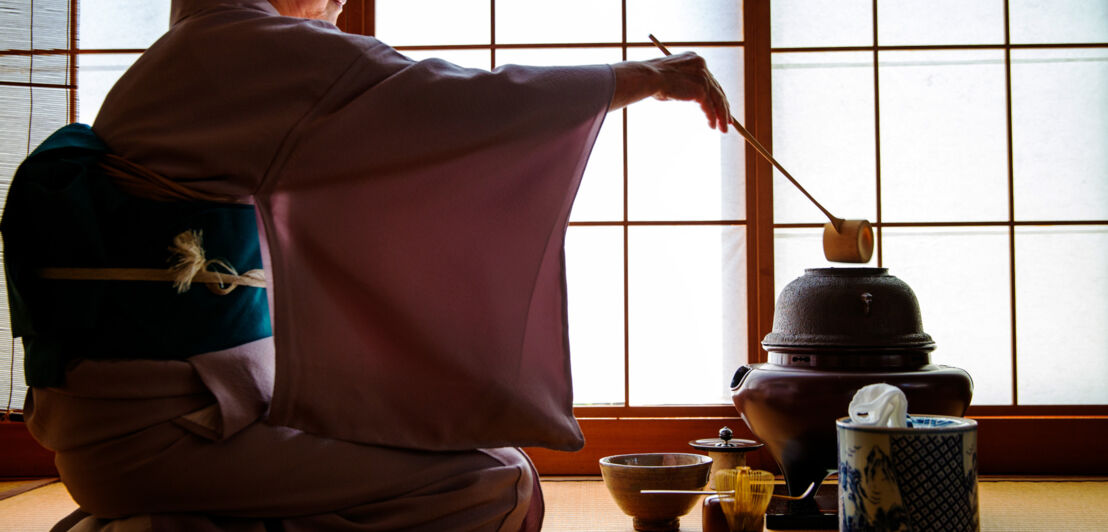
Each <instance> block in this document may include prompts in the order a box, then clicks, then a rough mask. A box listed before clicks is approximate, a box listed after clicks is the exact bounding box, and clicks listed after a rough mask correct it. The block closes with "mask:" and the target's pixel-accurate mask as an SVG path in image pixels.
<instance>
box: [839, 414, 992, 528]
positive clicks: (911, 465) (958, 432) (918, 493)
mask: <svg viewBox="0 0 1108 532" xmlns="http://www.w3.org/2000/svg"><path fill="white" fill-rule="evenodd" d="M910 420H911V426H909V427H906V428H893V427H877V426H872V425H862V424H859V423H855V422H854V421H852V420H851V419H850V418H849V417H844V418H840V419H839V420H837V421H836V426H837V431H838V442H839V530H843V531H863V530H864V531H924V530H941V531H977V530H980V528H981V527H980V520H979V517H978V509H977V422H976V421H974V420H972V419H966V418H961V417H952V416H932V415H920V416H914V415H913V416H910Z"/></svg>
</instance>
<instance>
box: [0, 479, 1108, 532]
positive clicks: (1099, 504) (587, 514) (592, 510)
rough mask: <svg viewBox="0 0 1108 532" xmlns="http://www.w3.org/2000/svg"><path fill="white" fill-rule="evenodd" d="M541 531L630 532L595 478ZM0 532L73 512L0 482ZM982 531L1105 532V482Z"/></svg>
mask: <svg viewBox="0 0 1108 532" xmlns="http://www.w3.org/2000/svg"><path fill="white" fill-rule="evenodd" d="M543 492H544V493H545V496H546V522H545V526H544V528H543V530H545V531H549V532H555V531H574V532H606V531H618V532H631V531H632V527H631V518H630V517H627V516H625V515H623V513H621V512H620V511H619V508H617V507H616V505H615V503H614V502H612V499H611V497H609V496H608V492H607V490H606V489H605V487H604V483H603V482H601V481H600V479H599V478H594V477H574V478H559V477H551V478H546V479H543ZM12 493H18V494H16V495H14V496H9V497H7V498H5V499H3V500H0V531H5V532H7V531H13V532H24V531H26V532H34V531H47V530H49V529H50V527H51V526H52V525H53V524H54V523H55V522H56V521H57V520H58V519H60V518H61V517H63V516H65V515H66V514H68V513H69V512H71V511H73V509H75V508H76V507H77V504H76V503H74V502H73V499H72V498H70V497H69V493H67V492H66V491H65V487H64V486H62V485H61V484H60V483H57V482H54V483H50V484H46V485H38V486H36V485H34V484H31V483H30V482H29V481H11V482H0V497H3V496H5V494H8V495H10V494H12ZM979 493H980V503H981V529H982V530H983V531H1005V532H1022V531H1054V530H1065V531H1081V530H1099V531H1103V530H1108V479H1103V478H1097V479H1074V478H1067V479H1018V480H1014V479H982V480H981V482H980V485H979ZM681 530H682V531H683V532H692V531H700V530H701V526H700V511H699V509H696V510H693V512H692V513H690V514H689V515H687V516H685V517H683V518H682V519H681Z"/></svg>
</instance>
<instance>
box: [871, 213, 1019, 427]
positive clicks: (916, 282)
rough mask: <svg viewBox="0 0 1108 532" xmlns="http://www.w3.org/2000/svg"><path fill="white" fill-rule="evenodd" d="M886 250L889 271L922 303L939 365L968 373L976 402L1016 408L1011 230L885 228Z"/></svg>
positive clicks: (935, 361)
mask: <svg viewBox="0 0 1108 532" xmlns="http://www.w3.org/2000/svg"><path fill="white" fill-rule="evenodd" d="M883 244H884V248H883V253H884V265H885V267H887V268H888V269H889V273H890V274H891V275H895V276H896V277H898V278H900V279H901V280H903V281H904V282H906V283H908V286H910V287H911V288H912V291H914V292H915V293H916V298H917V299H918V300H919V305H920V312H921V314H922V317H923V330H924V331H925V332H927V334H930V335H931V337H932V338H933V339H934V340H935V344H936V349H935V351H934V352H933V353H932V354H931V361H932V363H935V364H945V365H948V366H954V367H958V368H962V369H964V370H966V371H968V372H969V374H970V376H971V377H973V385H974V388H973V402H972V404H974V405H1007V404H1012V327H1011V304H1010V301H1011V298H1010V297H1009V294H1010V279H1011V278H1010V276H1009V274H1008V271H1009V268H1008V256H1009V255H1008V229H1007V228H1006V227H967V228H962V227H944V228H911V229H907V228H885V229H884V230H883ZM908 406H909V409H910V408H911V405H908Z"/></svg>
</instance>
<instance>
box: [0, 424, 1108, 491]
mask: <svg viewBox="0 0 1108 532" xmlns="http://www.w3.org/2000/svg"><path fill="white" fill-rule="evenodd" d="M971 417H973V418H975V419H976V420H977V422H978V424H979V426H978V459H979V461H980V462H979V468H980V469H979V470H980V473H981V474H985V475H1108V454H1106V453H1104V452H1102V450H1101V449H1100V447H1099V446H1097V445H1093V444H1092V443H1093V442H1098V441H1108V415H1089V416H987V415H985V416H971ZM580 424H581V429H582V430H583V431H584V433H585V439H586V443H585V448H584V449H582V450H580V451H578V452H574V453H567V452H558V451H551V450H548V449H537V448H528V449H527V452H528V454H529V455H531V458H532V460H534V462H535V465H536V467H537V468H538V469H539V472H540V473H541V474H544V475H596V474H599V469H598V467H597V461H598V460H599V459H600V458H602V457H604V456H610V455H613V454H626V453H636V452H690V451H692V449H691V448H690V447H689V445H688V442H689V441H691V440H695V439H700V438H710V437H714V436H715V435H716V434H717V433H718V431H719V429H720V428H721V427H723V426H727V427H730V428H731V429H732V430H733V431H734V433H735V437H736V438H746V439H755V440H756V439H757V438H756V437H754V435H753V434H752V433H751V432H750V430H749V429H748V428H747V427H746V424H745V423H744V422H743V421H742V419H740V418H739V417H737V416H734V415H731V416H712V417H695V418H652V417H640V418H623V419H617V418H583V419H581V420H580ZM0 449H3V452H2V453H0V478H27V477H53V476H57V474H58V473H57V470H56V469H55V468H54V461H53V453H51V452H50V451H47V450H46V449H43V448H42V447H41V446H39V444H38V443H37V442H36V441H35V440H34V438H32V437H31V435H30V433H29V432H27V428H26V425H24V424H23V423H15V422H9V423H0ZM748 458H749V463H750V465H751V466H752V467H757V468H761V469H767V470H770V471H774V472H776V471H777V467H776V465H775V464H774V463H773V460H772V459H771V458H770V456H769V454H768V453H767V452H766V451H765V450H759V451H754V452H752V453H750V455H749V456H748Z"/></svg>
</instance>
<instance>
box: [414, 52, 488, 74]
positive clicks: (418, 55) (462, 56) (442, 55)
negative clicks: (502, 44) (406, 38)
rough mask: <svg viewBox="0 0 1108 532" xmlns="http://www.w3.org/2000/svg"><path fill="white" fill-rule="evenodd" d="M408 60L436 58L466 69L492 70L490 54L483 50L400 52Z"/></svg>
mask: <svg viewBox="0 0 1108 532" xmlns="http://www.w3.org/2000/svg"><path fill="white" fill-rule="evenodd" d="M400 53H402V54H404V55H405V56H407V57H408V58H410V59H414V60H416V61H422V60H424V59H431V58H437V59H442V60H443V61H448V62H450V63H454V64H455V65H458V66H461V67H466V68H479V69H481V70H490V69H491V68H492V52H491V51H489V50H488V49H484V50H457V49H451V50H423V49H421V50H401V51H400Z"/></svg>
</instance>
